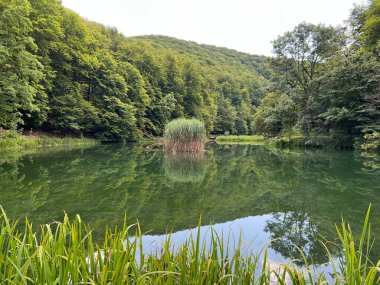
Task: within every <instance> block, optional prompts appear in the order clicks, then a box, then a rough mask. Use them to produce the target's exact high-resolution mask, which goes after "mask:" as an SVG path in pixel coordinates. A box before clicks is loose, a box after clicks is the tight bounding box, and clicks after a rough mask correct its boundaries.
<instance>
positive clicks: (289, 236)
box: [265, 212, 328, 265]
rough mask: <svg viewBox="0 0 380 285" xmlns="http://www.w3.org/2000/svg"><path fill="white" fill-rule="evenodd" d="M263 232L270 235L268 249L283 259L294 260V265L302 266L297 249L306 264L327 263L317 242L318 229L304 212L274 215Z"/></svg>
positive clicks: (301, 259) (302, 261)
mask: <svg viewBox="0 0 380 285" xmlns="http://www.w3.org/2000/svg"><path fill="white" fill-rule="evenodd" d="M265 231H266V232H269V233H270V234H271V240H272V241H271V244H270V247H271V248H273V249H274V250H275V251H277V252H279V253H281V254H282V255H283V256H284V257H288V258H291V259H293V260H295V263H296V264H299V265H301V264H304V260H303V257H302V254H301V253H300V251H299V249H301V250H302V252H303V253H304V254H305V257H306V259H307V261H308V262H311V261H313V263H317V264H321V263H324V262H327V261H328V258H327V256H326V254H325V253H324V251H323V247H322V245H321V243H320V242H319V240H320V239H321V237H320V236H319V234H318V228H317V226H316V225H314V224H313V223H312V221H311V220H310V217H309V215H308V213H306V212H284V213H275V214H273V215H272V218H271V219H270V220H268V221H267V225H266V226H265ZM297 247H298V248H299V249H298V248H297Z"/></svg>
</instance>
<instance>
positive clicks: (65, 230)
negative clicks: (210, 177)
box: [0, 209, 380, 285]
mask: <svg viewBox="0 0 380 285" xmlns="http://www.w3.org/2000/svg"><path fill="white" fill-rule="evenodd" d="M125 220H126V219H125V218H124V224H123V226H122V227H121V228H115V229H113V230H112V229H107V230H106V232H105V235H104V239H103V241H102V242H99V243H98V242H96V241H94V238H93V231H92V230H91V229H90V228H89V227H87V226H86V225H85V224H84V223H83V222H82V220H81V218H80V217H79V216H78V215H77V216H76V217H75V218H74V219H69V218H68V216H67V215H65V216H64V219H63V222H55V223H53V224H48V225H43V226H41V227H40V229H39V231H37V230H36V229H35V228H33V226H32V224H31V223H30V222H29V221H28V220H26V223H25V226H24V229H23V230H22V231H20V230H18V227H17V223H14V222H11V221H10V220H9V219H8V218H7V216H6V214H5V212H4V211H2V209H1V211H0V280H1V284H225V285H227V284H228V285H230V284H258V285H263V284H287V285H290V284H313V285H322V284H337V285H338V284H339V285H341V284H342V285H343V284H352V285H354V284H363V285H373V284H379V282H380V277H379V274H380V261H378V262H377V264H373V263H371V261H370V260H368V256H369V250H370V246H371V244H372V240H371V237H370V224H369V210H368V213H367V216H366V218H365V221H364V227H363V231H362V234H361V235H360V239H359V240H358V239H357V238H354V234H353V232H352V231H351V228H350V226H349V225H348V224H347V223H345V222H344V221H342V224H341V226H337V235H338V238H339V241H340V244H336V243H329V242H324V243H323V244H324V246H325V248H326V252H327V254H328V256H329V257H330V263H331V264H332V268H333V269H332V270H333V272H331V274H329V273H317V272H316V271H315V270H314V268H315V267H314V266H313V265H312V264H310V265H309V264H308V263H307V261H306V258H304V259H305V260H304V262H305V267H303V268H300V267H298V266H297V265H295V264H294V263H288V264H273V263H271V262H270V261H269V259H268V258H267V251H266V249H265V248H264V249H262V251H261V253H260V254H259V255H252V254H248V255H247V254H244V244H245V242H244V241H243V240H242V238H241V237H240V238H239V239H238V241H237V244H236V246H235V247H234V248H233V249H232V250H231V248H230V247H229V246H226V244H228V238H229V237H225V236H223V235H221V236H220V235H218V234H217V233H216V232H215V231H214V230H213V228H212V227H211V228H210V231H211V233H212V234H211V243H207V242H206V241H205V240H204V239H205V238H204V237H202V236H201V228H200V224H201V223H199V227H198V230H197V232H196V235H195V236H194V237H193V236H192V235H190V238H189V240H188V241H186V242H185V243H183V244H181V245H180V246H178V247H176V248H175V247H173V244H172V243H171V236H170V234H169V235H168V236H167V239H166V241H163V243H162V250H157V251H155V252H146V251H144V248H143V243H142V232H141V229H140V226H139V225H138V224H134V225H131V226H127V224H126V221H125ZM226 239H227V243H226ZM206 244H209V245H207V246H206ZM332 245H334V247H335V246H337V247H338V248H339V251H340V252H342V258H341V259H338V260H337V259H336V258H334V257H333V256H332V254H331V249H330V248H331V246H332Z"/></svg>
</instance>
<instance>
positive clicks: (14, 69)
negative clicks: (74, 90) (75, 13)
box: [0, 0, 45, 129]
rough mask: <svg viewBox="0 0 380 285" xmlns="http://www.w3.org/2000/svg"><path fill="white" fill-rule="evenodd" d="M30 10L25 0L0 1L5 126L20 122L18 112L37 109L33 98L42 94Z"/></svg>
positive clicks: (1, 122)
mask: <svg viewBox="0 0 380 285" xmlns="http://www.w3.org/2000/svg"><path fill="white" fill-rule="evenodd" d="M30 11H31V7H30V4H29V1H26V0H4V1H1V3H0V126H1V127H5V128H13V129H15V128H17V127H18V126H20V125H22V124H23V122H24V121H23V120H22V113H23V112H24V113H27V114H30V113H31V112H33V111H38V106H36V104H35V99H36V97H39V98H40V99H41V100H44V97H45V93H44V91H43V89H42V87H41V85H40V84H39V83H40V81H41V80H42V79H43V78H44V74H43V66H42V64H41V63H40V62H39V61H38V58H37V56H36V55H35V52H36V50H37V46H36V45H35V43H34V40H33V38H32V37H30V32H31V31H32V23H31V21H30V20H29V18H28V17H29V14H30Z"/></svg>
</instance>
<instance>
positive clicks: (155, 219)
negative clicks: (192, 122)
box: [0, 144, 380, 264]
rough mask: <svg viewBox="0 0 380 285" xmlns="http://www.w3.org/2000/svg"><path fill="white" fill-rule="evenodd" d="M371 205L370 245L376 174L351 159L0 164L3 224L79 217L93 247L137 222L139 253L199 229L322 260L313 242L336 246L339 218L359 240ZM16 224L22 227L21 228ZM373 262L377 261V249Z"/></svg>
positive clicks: (281, 153) (64, 159)
mask: <svg viewBox="0 0 380 285" xmlns="http://www.w3.org/2000/svg"><path fill="white" fill-rule="evenodd" d="M370 203H372V211H371V217H372V218H371V221H372V227H373V229H372V230H373V236H374V237H377V238H379V237H380V218H379V216H380V170H376V169H371V168H367V167H366V164H365V161H363V159H362V158H361V157H360V156H359V155H358V154H356V153H354V152H352V151H337V150H323V149H276V148H267V147H265V146H249V145H248V146H239V145H233V146H228V145H216V144H208V145H207V151H206V153H205V154H204V155H198V156H194V155H189V154H182V155H176V156H173V155H164V154H163V152H162V151H160V150H159V149H154V148H151V147H149V146H144V145H100V146H96V147H93V148H89V149H82V150H67V151H52V150H49V151H43V152H41V151H39V152H38V153H34V154H25V155H16V154H14V155H9V153H7V155H5V153H3V154H0V205H2V207H3V208H4V209H5V210H6V213H7V215H8V216H9V217H10V218H11V219H17V218H22V217H24V216H25V215H28V217H29V219H30V220H31V221H32V222H33V223H34V224H42V223H49V222H52V221H55V220H62V217H63V213H64V212H67V213H68V214H69V216H71V217H72V216H73V215H74V214H80V215H81V217H82V219H83V220H84V222H85V223H87V224H89V225H91V227H92V228H94V229H95V236H96V237H97V238H99V239H101V236H102V232H103V231H104V229H105V227H106V226H112V225H120V224H122V222H123V219H124V214H125V213H126V216H127V221H129V223H131V224H132V223H135V222H136V220H138V221H139V222H140V224H141V227H142V230H143V232H144V233H145V236H144V241H143V242H144V243H146V246H147V247H149V246H151V247H152V248H154V247H157V245H154V242H155V241H157V240H160V239H163V238H164V237H165V233H167V232H172V233H173V236H172V241H173V243H174V244H179V243H181V242H183V241H184V240H185V239H187V238H188V236H189V235H190V233H194V231H195V230H192V231H190V230H191V229H194V228H196V227H197V225H198V223H199V219H200V217H201V223H202V225H204V227H202V228H201V230H202V235H205V236H207V234H210V231H209V228H208V227H207V225H209V224H214V227H215V229H216V231H217V232H218V233H220V234H221V233H222V232H223V233H224V234H226V235H227V234H228V233H230V234H231V235H232V236H233V237H234V238H233V239H231V240H235V241H236V239H238V237H239V235H240V234H241V235H242V237H243V239H244V240H247V241H251V242H252V245H253V246H252V247H250V250H258V249H260V248H261V247H263V246H264V245H267V244H268V243H269V241H270V240H272V242H271V243H270V244H269V258H270V259H271V260H273V261H274V262H286V261H289V260H290V259H291V258H300V255H299V253H298V251H297V249H296V247H295V246H294V244H296V245H297V246H299V247H300V248H302V249H303V250H304V251H305V253H306V256H307V258H308V259H309V260H313V261H314V263H316V264H322V263H324V262H326V261H327V260H328V258H327V256H326V255H325V253H324V251H323V249H322V246H321V245H320V243H319V240H320V239H321V238H322V237H325V238H327V239H329V240H334V241H335V240H336V237H337V236H336V234H335V228H334V224H336V223H340V221H341V217H342V215H343V216H344V217H345V218H346V219H347V220H348V221H349V222H350V225H351V227H352V228H353V230H354V231H357V232H359V231H360V230H361V226H362V222H363V220H364V216H365V213H366V210H367V208H368V205H369V204H370ZM22 224H23V220H22V219H21V220H20V227H22ZM373 252H374V254H373V255H374V256H373V258H374V259H376V260H378V259H379V258H380V256H379V252H380V245H379V242H376V243H375V244H374V249H373Z"/></svg>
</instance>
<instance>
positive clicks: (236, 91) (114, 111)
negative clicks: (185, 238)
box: [0, 0, 380, 144]
mask: <svg viewBox="0 0 380 285" xmlns="http://www.w3.org/2000/svg"><path fill="white" fill-rule="evenodd" d="M0 19H1V21H0V128H3V129H6V130H7V129H10V130H24V131H43V132H49V133H55V134H57V135H65V136H86V137H95V138H97V139H99V140H101V141H109V142H112V141H133V140H138V139H140V138H142V137H153V136H161V135H162V133H163V130H164V126H165V125H166V124H167V123H168V122H169V121H171V120H172V119H174V118H178V117H195V118H198V119H200V120H202V121H203V122H204V123H205V125H206V129H207V132H208V133H212V134H237V135H246V134H264V135H267V136H280V135H286V134H290V135H291V134H300V135H303V136H306V137H308V136H310V135H324V136H330V137H345V136H347V137H350V138H362V137H366V138H368V140H374V141H378V140H379V138H380V135H378V132H379V131H380V92H379V91H380V62H379V58H380V1H379V0H374V1H370V2H369V3H368V4H367V5H363V6H356V7H354V8H353V10H352V13H351V16H350V18H349V19H348V20H347V21H346V24H345V25H344V26H340V27H331V26H326V25H323V24H319V25H315V24H309V23H300V24H299V25H298V26H296V27H295V28H294V30H293V31H289V32H287V33H285V34H283V35H280V36H278V38H277V39H274V40H273V53H274V56H273V57H265V56H257V55H250V54H246V53H241V52H237V51H234V50H230V49H227V48H219V47H214V46H208V45H200V44H197V43H194V42H187V41H183V40H179V39H175V38H170V37H165V36H141V37H126V36H124V35H123V34H121V33H120V32H118V31H117V29H116V28H112V27H105V26H103V25H101V24H98V23H94V22H90V21H87V20H85V19H83V18H81V17H80V16H79V15H77V14H76V13H74V12H73V11H71V10H69V9H66V8H64V7H63V6H62V5H61V3H60V1H59V0H3V1H1V3H0ZM247 36H249V35H247ZM379 144H380V143H379Z"/></svg>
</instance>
